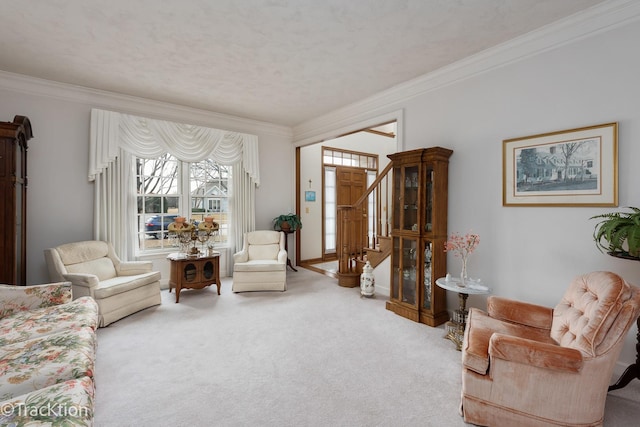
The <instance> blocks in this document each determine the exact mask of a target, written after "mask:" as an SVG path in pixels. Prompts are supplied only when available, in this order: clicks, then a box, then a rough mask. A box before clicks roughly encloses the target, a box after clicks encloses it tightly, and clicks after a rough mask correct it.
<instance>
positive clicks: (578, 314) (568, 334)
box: [551, 271, 631, 356]
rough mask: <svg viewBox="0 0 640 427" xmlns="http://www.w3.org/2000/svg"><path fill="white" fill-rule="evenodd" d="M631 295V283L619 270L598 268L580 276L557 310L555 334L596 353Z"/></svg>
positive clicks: (566, 343) (563, 342)
mask: <svg viewBox="0 0 640 427" xmlns="http://www.w3.org/2000/svg"><path fill="white" fill-rule="evenodd" d="M630 296H631V288H630V286H629V285H628V284H627V283H626V282H625V281H624V280H623V279H622V278H621V277H619V276H618V275H616V274H613V273H610V272H604V271H596V272H593V273H589V274H585V275H582V276H579V277H577V278H576V279H574V281H573V282H572V283H571V285H570V286H569V288H568V289H567V291H566V292H565V294H564V296H563V298H562V300H561V301H560V303H559V304H558V305H557V306H556V307H555V309H554V311H553V323H552V326H551V337H552V338H553V339H554V340H555V341H556V342H558V343H559V344H560V345H561V346H563V347H571V348H575V349H577V350H580V351H583V352H585V353H586V354H588V355H590V356H596V355H597V347H598V346H599V345H600V344H601V343H602V340H603V339H604V338H605V336H606V335H607V333H608V332H609V329H610V328H611V325H612V324H613V322H614V321H615V319H616V316H617V315H618V312H619V311H620V308H621V307H622V305H623V304H624V302H626V301H627V300H628V299H629V298H630Z"/></svg>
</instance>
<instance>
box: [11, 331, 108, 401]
mask: <svg viewBox="0 0 640 427" xmlns="http://www.w3.org/2000/svg"><path fill="white" fill-rule="evenodd" d="M95 339H96V335H95V332H94V331H93V330H92V329H91V328H80V329H78V331H76V332H75V333H73V334H70V333H69V332H67V331H62V332H58V333H55V334H51V335H45V336H42V337H38V338H33V339H29V340H26V341H20V342H17V343H13V344H9V345H6V346H3V347H2V348H0V399H2V400H5V399H11V398H12V397H15V396H19V395H21V394H25V393H29V392H32V391H34V390H38V389H41V388H44V387H48V386H50V385H53V384H57V383H60V382H63V381H67V380H71V379H77V378H82V377H84V376H88V377H93V371H94V362H95V360H94V357H95V346H96V340H95Z"/></svg>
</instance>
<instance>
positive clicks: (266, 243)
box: [231, 230, 287, 292]
mask: <svg viewBox="0 0 640 427" xmlns="http://www.w3.org/2000/svg"><path fill="white" fill-rule="evenodd" d="M284 239H285V234H284V233H283V232H281V231H272V230H258V231H251V232H249V233H245V234H244V244H243V248H242V250H241V251H240V252H237V253H235V254H234V255H233V261H234V266H233V286H232V288H231V290H232V291H233V292H247V291H285V290H287V251H285V249H284Z"/></svg>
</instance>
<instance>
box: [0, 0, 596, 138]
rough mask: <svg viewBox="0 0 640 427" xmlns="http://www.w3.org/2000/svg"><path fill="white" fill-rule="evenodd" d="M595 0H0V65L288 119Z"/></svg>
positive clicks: (341, 102)
mask: <svg viewBox="0 0 640 427" xmlns="http://www.w3.org/2000/svg"><path fill="white" fill-rule="evenodd" d="M601 2H602V0H562V1H559V0H322V1H321V0H181V1H158V0H109V1H106V2H98V1H87V0H48V1H37V0H13V1H12V0H0V10H1V12H0V70H3V71H8V72H12V73H20V74H25V75H28V76H33V77H38V78H43V79H48V80H53V81H58V82H64V83H71V84H74V85H79V86H85V87H89V88H95V89H102V90H107V91H112V92H117V93H121V94H128V95H134V96H139V97H144V98H149V99H153V100H159V101H165V102H170V103H174V104H179V105H185V106H190V107H195V108H200V109H205V110H210V111H215V112H218V113H226V114H232V115H236V116H240V117H245V118H251V119H256V120H261V121H266V122H270V123H275V124H281V125H286V126H293V125H297V124H299V123H302V122H304V121H306V120H309V119H312V118H314V117H317V116H319V115H322V114H325V113H328V112H330V111H332V110H334V109H336V108H340V107H342V106H345V105H348V104H350V103H353V102H356V101H359V100H362V99H364V98H367V97H368V96H371V95H373V94H375V93H377V92H380V91H382V90H385V89H388V88H390V87H393V86H395V85H397V84H399V83H402V82H405V81H407V80H410V79H412V78H415V77H418V76H421V75H423V74H427V73H429V72H431V71H434V70H436V69H438V68H440V67H443V66H445V65H448V64H451V63H453V62H456V61H458V60H460V59H463V58H465V57H468V56H469V55H472V54H474V53H477V52H480V51H482V50H484V49H487V48H489V47H492V46H495V45H497V44H500V43H503V42H506V41H508V40H510V39H513V38H515V37H517V36H519V35H522V34H524V33H527V32H529V31H531V30H534V29H536V28H539V27H541V26H544V25H546V24H549V23H551V22H554V21H557V20H559V19H561V18H563V17H566V16H569V15H571V14H574V13H576V12H579V11H581V10H583V9H586V8H588V7H590V6H593V5H595V4H597V3H601Z"/></svg>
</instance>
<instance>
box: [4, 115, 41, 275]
mask: <svg viewBox="0 0 640 427" xmlns="http://www.w3.org/2000/svg"><path fill="white" fill-rule="evenodd" d="M32 136H33V133H32V132H31V122H29V119H28V118H27V117H24V116H15V117H14V118H13V122H0V283H7V284H12V285H26V280H27V277H26V276H27V262H26V261H27V183H28V181H27V141H29V139H31V137H32Z"/></svg>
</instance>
